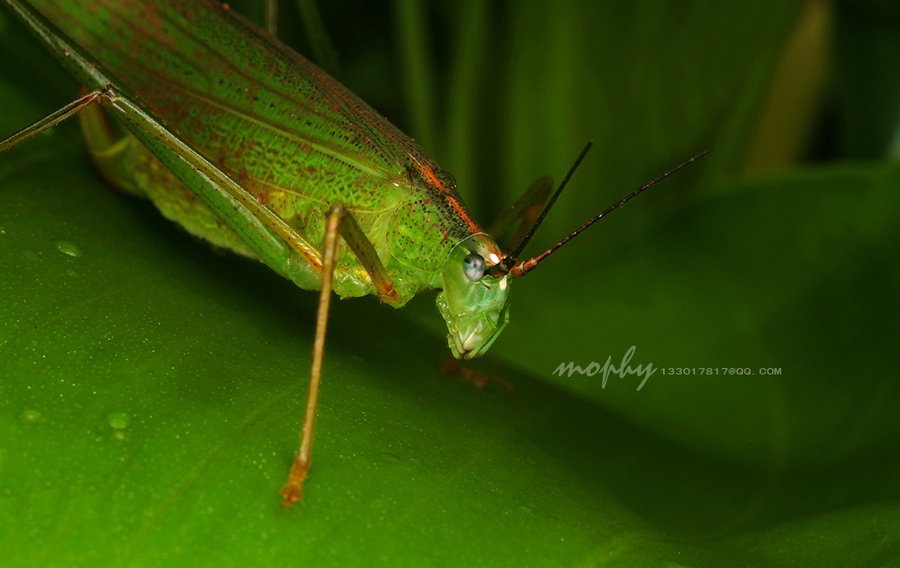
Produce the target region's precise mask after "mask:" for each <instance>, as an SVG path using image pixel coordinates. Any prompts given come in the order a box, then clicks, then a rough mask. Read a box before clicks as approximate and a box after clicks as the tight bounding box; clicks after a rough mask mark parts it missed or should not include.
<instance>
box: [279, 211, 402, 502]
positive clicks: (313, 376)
mask: <svg viewBox="0 0 900 568" xmlns="http://www.w3.org/2000/svg"><path fill="white" fill-rule="evenodd" d="M339 235H340V236H342V237H344V240H345V241H346V242H347V244H349V245H350V249H351V250H352V251H353V253H354V254H355V255H356V257H357V259H359V261H360V262H361V263H362V265H363V266H364V267H365V269H366V271H367V272H368V273H369V276H370V277H371V278H372V282H373V284H374V285H375V290H376V292H377V294H378V298H379V299H380V300H381V301H382V302H386V303H393V302H395V301H396V300H397V292H396V290H395V288H394V283H393V281H392V280H391V278H390V276H389V275H388V273H387V271H386V270H385V268H384V265H383V264H382V262H381V260H380V259H379V258H378V255H377V254H376V252H375V248H374V247H373V246H372V243H371V242H370V241H369V239H368V238H367V237H366V235H365V234H364V233H363V232H362V230H361V229H360V227H359V224H358V223H357V222H356V219H354V218H353V215H352V214H351V213H350V212H349V211H347V210H346V209H345V208H344V206H343V205H341V204H340V203H338V204H335V205H333V206H332V207H331V210H330V211H329V212H328V219H327V221H326V224H325V242H324V244H323V246H322V290H321V292H320V293H319V309H318V313H317V314H316V337H315V340H314V342H313V355H312V368H311V369H310V372H309V393H308V394H307V399H306V414H305V416H304V418H303V429H302V430H301V432H300V449H299V450H298V452H297V457H296V458H294V464H293V466H292V467H291V473H290V475H289V477H288V481H287V483H286V484H285V485H284V487H283V488H282V489H281V496H282V498H283V502H282V503H283V504H284V506H285V507H290V506H291V505H293V504H294V503H296V502H297V501H300V500H301V499H302V498H303V482H304V481H305V480H306V476H307V474H308V473H309V465H310V457H311V454H312V443H313V432H314V431H315V426H316V412H317V409H318V405H319V385H320V384H321V382H322V360H323V359H324V357H325V332H326V329H327V327H328V308H329V305H330V303H331V290H332V284H333V282H334V269H335V264H336V262H335V259H336V258H337V251H338V244H339V243H338V236H339Z"/></svg>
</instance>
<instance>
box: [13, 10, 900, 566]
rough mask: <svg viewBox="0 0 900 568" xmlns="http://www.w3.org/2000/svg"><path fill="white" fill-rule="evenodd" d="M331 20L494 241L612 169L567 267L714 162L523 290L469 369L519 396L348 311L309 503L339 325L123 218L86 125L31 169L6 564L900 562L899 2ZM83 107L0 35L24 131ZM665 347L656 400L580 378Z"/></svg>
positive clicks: (387, 107) (402, 331) (52, 143)
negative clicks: (591, 368)
mask: <svg viewBox="0 0 900 568" xmlns="http://www.w3.org/2000/svg"><path fill="white" fill-rule="evenodd" d="M250 4H253V5H252V6H251V10H250V12H254V11H258V5H257V4H255V3H250ZM319 9H320V10H321V18H322V21H323V22H324V29H325V30H327V33H328V34H329V35H330V36H331V41H332V43H333V45H334V47H335V49H336V58H335V59H336V61H337V62H338V63H337V65H338V66H337V67H335V69H336V71H335V72H336V73H337V74H338V76H339V77H340V79H341V80H342V81H343V82H345V84H347V85H348V87H350V88H351V90H353V91H354V92H356V93H357V94H359V95H360V96H361V97H362V98H363V99H365V100H366V101H368V102H369V103H370V104H372V105H373V106H374V107H375V108H377V109H378V110H379V111H381V112H382V113H383V114H385V115H386V116H387V117H388V118H389V119H391V120H392V121H393V122H395V123H396V124H398V125H399V126H401V128H403V129H404V130H405V131H406V132H408V133H410V134H411V135H413V136H414V137H416V138H417V139H418V140H419V141H420V142H421V143H422V145H423V146H424V147H425V148H426V149H427V150H428V151H429V152H430V153H431V154H432V155H433V156H434V157H435V158H436V159H437V160H438V161H439V162H440V163H442V164H443V165H445V166H446V167H447V168H448V169H450V170H451V171H453V172H454V173H455V175H456V177H457V180H458V182H459V187H460V192H461V193H462V194H463V196H464V197H465V199H466V201H467V202H468V203H469V204H470V206H471V208H472V209H473V210H474V212H475V213H476V217H477V218H478V219H480V220H481V221H483V222H484V223H485V224H488V223H489V221H490V219H491V218H492V216H493V215H494V214H496V212H497V211H499V210H500V209H501V208H502V207H503V206H504V205H505V204H508V203H509V202H511V201H512V200H513V199H514V198H515V197H516V196H517V195H518V194H519V193H520V192H521V191H522V190H524V188H526V187H527V185H528V184H529V183H530V182H531V181H533V180H534V179H535V178H537V177H538V176H540V175H543V174H551V175H553V176H554V177H555V178H556V179H559V178H560V177H561V176H562V174H563V173H564V172H565V171H566V169H567V168H568V167H569V165H570V163H571V162H572V160H573V159H574V158H575V156H576V155H577V153H578V151H579V150H580V148H581V146H582V145H583V144H584V142H585V141H586V140H588V139H594V140H595V142H596V146H595V148H594V150H593V151H592V152H591V154H590V155H589V157H588V159H587V160H586V161H585V164H584V166H583V167H582V168H581V170H579V171H578V173H577V174H576V176H575V178H574V180H573V183H572V184H571V185H570V187H569V189H568V190H567V192H566V194H564V195H563V197H562V198H561V199H560V201H559V203H558V205H557V206H556V208H555V210H554V211H553V213H552V214H551V215H550V217H549V218H548V220H547V222H546V223H545V225H544V227H543V229H542V230H541V233H540V234H539V235H538V237H537V238H536V241H535V243H534V244H533V245H532V248H530V249H529V250H531V251H534V252H535V253H537V252H539V251H540V250H543V249H542V247H543V246H547V245H549V244H552V243H553V242H554V241H555V240H557V239H558V238H559V237H561V236H562V235H563V234H565V233H566V232H567V231H569V230H571V229H572V228H574V227H575V226H577V225H579V224H580V223H581V222H582V221H584V220H585V219H586V218H588V217H590V216H591V215H592V214H593V213H595V212H597V211H599V210H600V209H602V208H604V207H605V206H607V205H608V204H609V203H611V202H612V201H614V200H615V199H616V198H618V197H619V196H621V195H622V194H624V193H626V192H628V191H629V190H630V189H632V188H633V187H635V186H637V185H640V184H641V183H642V182H644V181H646V180H648V179H650V178H652V177H654V176H655V175H656V174H658V173H660V172H661V171H663V170H665V169H667V168H668V167H670V166H672V165H674V164H675V163H677V162H679V161H681V160H683V159H684V158H686V157H688V156H689V155H692V154H694V153H696V152H697V151H700V150H703V149H709V150H711V153H710V155H709V156H708V157H707V158H705V159H704V160H703V162H702V163H700V164H698V165H694V166H691V167H690V168H689V169H688V170H685V171H683V172H680V173H679V174H678V175H677V176H676V177H674V178H673V179H671V180H669V181H666V182H665V184H663V185H660V186H659V187H657V188H655V189H654V190H652V192H651V193H649V194H648V195H646V196H643V197H641V198H640V199H638V200H636V201H635V202H633V203H631V204H629V205H628V206H627V207H626V208H624V209H623V210H621V211H619V212H617V213H616V214H615V215H613V216H611V217H610V218H609V219H607V220H604V221H603V222H602V223H600V224H599V225H598V226H596V227H594V228H593V229H591V230H590V231H589V232H588V233H587V234H585V235H584V236H582V237H580V238H579V239H578V240H576V241H575V242H573V243H572V244H571V245H570V246H568V247H567V250H564V252H561V253H560V254H558V255H556V257H554V258H553V259H552V260H550V261H548V262H547V263H545V265H542V267H541V268H540V270H537V271H535V272H534V273H533V274H532V275H530V276H529V277H528V278H526V279H524V280H522V281H517V282H514V289H513V292H512V301H513V306H512V310H511V317H512V321H511V323H510V325H509V327H508V328H507V330H506V331H505V332H504V335H503V336H502V337H501V338H500V339H499V340H498V341H497V343H496V344H495V346H494V347H493V349H492V351H491V353H490V354H489V355H488V356H487V357H486V358H485V360H483V361H479V362H476V363H474V364H473V368H476V369H478V370H481V371H483V372H487V373H491V374H494V375H498V376H501V377H503V378H505V379H506V380H508V381H510V382H512V383H513V384H514V385H515V390H514V391H513V392H512V393H509V394H507V393H505V392H504V391H503V390H502V389H496V388H490V387H489V388H487V389H484V390H477V389H475V388H473V387H472V386H471V385H469V384H466V383H463V382H461V381H458V380H456V379H454V378H452V377H448V376H445V375H443V374H442V373H441V372H440V370H439V366H440V361H441V359H442V357H444V355H445V353H446V352H447V349H446V344H445V338H444V334H445V331H443V330H442V329H441V328H442V323H441V321H440V318H439V316H438V315H437V314H436V312H435V309H434V305H433V296H431V295H429V296H425V297H422V298H420V299H417V300H416V301H414V302H413V303H412V304H411V305H410V306H408V307H407V308H404V309H403V310H400V311H392V310H390V309H387V308H384V307H382V306H379V305H378V304H377V302H376V301H374V300H372V299H362V300H351V301H346V302H337V303H336V305H334V313H333V316H332V319H331V328H330V331H329V333H330V336H329V343H328V352H327V359H326V368H325V382H324V386H323V394H322V401H321V406H320V414H319V416H320V420H319V426H318V435H319V436H318V439H317V443H316V444H317V445H316V452H315V458H314V466H313V471H312V473H311V476H310V478H309V481H308V485H307V495H306V498H305V500H304V502H303V503H302V504H301V505H300V506H299V507H296V508H295V509H294V510H293V511H284V510H281V509H280V507H279V500H278V495H277V490H278V488H279V487H280V485H281V483H282V481H283V478H284V476H285V474H286V472H287V469H288V467H289V464H290V461H291V459H292V457H293V452H294V449H295V436H296V429H297V426H298V425H299V422H300V418H301V409H302V405H303V402H304V395H305V389H306V385H305V381H306V375H307V369H308V364H309V352H310V349H311V341H312V333H313V324H314V313H315V303H316V295H315V294H312V293H308V292H303V291H299V290H297V289H295V288H293V287H292V286H291V285H289V283H287V282H285V281H282V280H281V279H279V278H278V277H277V276H275V275H274V274H272V273H270V272H269V271H268V270H266V269H265V267H263V266H261V265H258V264H256V263H253V262H249V261H245V260H242V259H239V258H236V257H234V256H232V255H229V254H225V253H220V252H217V251H213V250H211V249H210V248H209V247H208V246H206V245H204V244H203V243H200V242H197V241H195V240H194V239H192V238H190V237H189V236H187V235H186V234H185V233H184V232H183V231H181V230H179V229H178V228H177V227H175V226H173V225H171V224H170V223H168V222H166V221H165V220H163V219H162V218H160V217H159V215H158V214H157V213H156V212H155V211H154V210H153V208H152V206H150V205H148V204H146V203H143V202H140V201H138V200H135V199H131V198H127V197H123V196H121V195H117V194H114V193H112V192H110V191H109V190H108V189H107V188H106V187H105V185H104V184H103V182H102V181H101V180H100V179H99V177H98V176H97V174H96V173H95V172H94V171H93V169H92V167H91V166H90V164H89V162H88V160H87V157H86V153H85V150H84V146H83V144H82V143H81V141H80V138H79V135H78V130H77V125H75V124H74V123H72V124H67V125H64V126H62V127H60V128H57V129H56V130H54V131H53V132H51V133H48V134H46V135H43V136H41V137H40V139H38V140H35V141H32V142H30V143H29V144H28V145H25V146H22V147H19V148H17V149H15V150H14V151H13V152H10V153H8V154H4V155H2V156H0V549H2V550H4V551H6V554H5V557H4V559H3V562H4V563H11V564H20V565H34V564H38V563H40V564H48V565H58V564H67V565H69V564H72V563H82V564H87V563H90V564H97V563H100V564H113V563H115V564H137V565H140V564H160V563H162V562H175V563H177V564H187V563H203V564H211V563H213V562H216V563H220V564H226V565H228V564H237V563H246V562H253V563H264V564H274V563H301V562H315V563H316V564H318V565H333V564H341V565H343V564H347V563H350V564H371V563H375V564H378V563H391V564H418V563H423V562H429V563H432V564H445V565H449V564H454V565H455V564H462V563H465V564H470V565H498V564H520V565H521V564H526V565H573V564H574V565H611V566H784V565H798V566H806V565H809V566H888V565H900V561H898V557H900V453H898V451H897V448H898V445H900V422H898V421H897V419H896V414H897V407H898V402H900V382H898V381H897V376H898V369H900V349H898V343H900V342H898V340H900V333H898V329H897V326H898V321H900V294H898V292H900V286H898V256H897V251H898V250H900V249H898V245H900V230H898V222H897V221H898V219H900V164H898V161H897V158H898V156H900V58H898V57H897V54H898V53H900V6H898V5H897V4H896V3H895V2H890V1H877V0H873V1H868V2H849V1H847V2H836V1H835V2H826V1H807V2H799V1H794V2H790V1H766V2H734V3H727V4H723V3H719V2H708V1H706V2H703V1H684V2H666V3H663V2H655V1H643V2H641V1H639V2H600V1H593V2H588V1H583V2H579V1H562V2H561V1H554V2H550V1H534V2H482V1H477V0H473V1H457V2H431V3H425V2H415V1H403V0H397V1H395V2H392V3H384V4H382V3H372V2H363V1H358V0H357V1H348V2H337V1H336V2H331V3H327V5H326V3H323V5H321V6H319ZM257 16H258V15H257ZM281 16H282V25H283V26H284V27H283V33H284V36H285V38H286V41H288V42H290V43H292V44H294V45H296V46H297V48H298V50H299V51H301V53H305V54H311V53H312V52H313V50H314V48H315V46H314V45H312V44H310V42H309V41H308V39H307V38H308V36H307V34H306V32H304V28H303V26H302V23H301V22H302V19H301V18H300V16H299V12H298V8H297V6H295V5H294V4H292V3H283V4H282V6H281ZM75 92H76V85H75V84H73V83H72V82H71V80H69V79H68V77H67V76H66V75H65V73H64V72H63V71H61V68H60V66H59V65H58V64H57V63H56V62H54V61H53V60H52V59H50V58H49V57H47V56H46V55H45V54H44V51H43V49H42V48H41V47H40V45H38V44H37V43H36V42H35V41H34V40H33V39H32V38H31V37H30V36H28V34H27V33H26V32H24V31H23V30H22V29H21V26H19V24H18V23H17V22H15V21H13V19H12V18H11V17H9V15H8V14H7V12H6V11H0V101H2V112H0V133H11V132H13V131H15V130H16V129H18V128H21V127H23V126H25V125H26V124H29V123H30V122H32V121H34V120H36V119H38V118H40V117H41V116H44V115H45V114H47V113H49V112H50V111H52V110H55V109H56V108H58V107H59V106H61V105H63V104H65V103H66V102H69V101H70V100H71V99H72V98H73V96H74V94H75ZM631 346H634V348H635V351H634V357H633V359H632V363H633V364H637V363H643V364H645V365H646V364H652V365H653V366H654V367H655V368H656V369H657V372H656V373H655V374H654V375H653V376H652V377H651V378H650V379H649V380H648V381H647V383H646V384H645V385H644V387H643V388H642V389H641V390H637V388H636V387H637V385H638V382H639V381H638V380H637V379H635V377H633V376H629V377H626V378H620V377H618V376H614V375H611V376H610V377H609V380H608V381H606V382H604V381H603V380H602V377H601V376H593V377H587V376H577V375H575V376H572V377H560V376H557V375H555V374H554V370H555V369H556V368H557V366H558V365H560V363H563V362H568V361H572V362H574V363H576V364H580V365H586V364H588V363H590V362H592V361H597V362H599V363H601V364H602V363H603V362H605V361H606V360H607V358H610V360H611V361H612V362H613V363H614V364H617V363H619V362H620V361H621V359H622V357H623V355H624V354H625V352H626V351H627V350H628V349H629V347H631ZM670 368H676V369H688V370H695V371H688V373H687V374H663V373H664V370H666V369H670ZM723 368H725V369H727V368H741V369H744V368H746V369H750V372H751V374H750V375H729V374H727V373H726V372H722V371H721V369H723ZM770 368H771V369H777V370H778V371H777V373H778V374H774V375H761V374H760V369H770ZM700 369H719V370H720V371H719V374H718V375H709V374H702V375H701V374H700V372H701V371H700Z"/></svg>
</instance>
